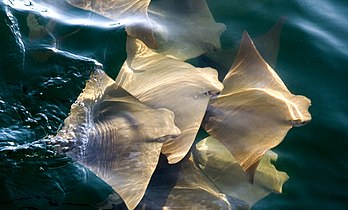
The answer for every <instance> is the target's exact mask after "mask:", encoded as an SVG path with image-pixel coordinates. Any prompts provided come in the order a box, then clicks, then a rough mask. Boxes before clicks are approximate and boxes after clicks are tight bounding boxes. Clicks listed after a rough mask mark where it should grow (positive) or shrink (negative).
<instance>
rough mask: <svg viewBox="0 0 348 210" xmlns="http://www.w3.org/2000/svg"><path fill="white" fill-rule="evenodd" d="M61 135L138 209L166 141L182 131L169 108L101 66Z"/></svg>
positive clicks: (79, 158) (72, 150) (79, 157)
mask: <svg viewBox="0 0 348 210" xmlns="http://www.w3.org/2000/svg"><path fill="white" fill-rule="evenodd" d="M64 124H65V126H64V127H63V128H62V130H61V131H60V132H59V133H58V135H57V137H56V138H60V139H66V140H67V147H68V148H67V149H68V150H69V151H67V152H66V154H67V155H68V156H70V157H72V158H73V159H74V160H77V161H79V162H81V163H82V164H83V165H85V166H86V167H88V168H89V169H90V170H92V171H93V172H94V173H96V174H97V175H98V176H99V177H100V178H102V179H103V180H104V181H105V182H106V183H108V184H109V185H111V186H112V187H113V189H114V190H115V191H116V192H117V194H119V195H120V197H121V198H122V199H123V200H124V202H125V203H126V205H127V207H128V208H130V209H134V208H135V206H136V205H137V204H138V203H139V201H140V200H141V198H142V197H143V195H144V193H145V190H146V188H147V185H148V183H149V181H150V178H151V175H152V173H153V171H154V170H155V168H156V165H157V162H158V159H159V155H160V151H161V148H162V145H163V142H165V141H166V140H168V139H171V138H173V137H175V136H177V135H178V134H179V133H180V131H179V129H178V128H177V127H176V126H175V125H174V115H173V113H172V112H171V111H169V110H167V109H152V108H150V107H148V106H146V105H144V104H143V103H141V102H140V101H139V100H137V99H136V98H135V97H133V96H132V95H130V94H129V93H128V92H126V91H125V90H123V89H122V88H121V87H118V86H117V85H116V84H115V83H114V81H113V80H112V79H110V78H109V77H108V76H106V74H105V73H103V72H100V71H98V72H96V73H94V74H93V75H92V76H91V80H89V81H88V82H87V85H86V88H85V90H84V91H83V93H82V94H81V95H80V96H79V97H78V99H77V101H76V102H75V104H74V105H73V106H72V108H71V113H70V116H69V117H68V118H67V119H66V120H65V121H64Z"/></svg>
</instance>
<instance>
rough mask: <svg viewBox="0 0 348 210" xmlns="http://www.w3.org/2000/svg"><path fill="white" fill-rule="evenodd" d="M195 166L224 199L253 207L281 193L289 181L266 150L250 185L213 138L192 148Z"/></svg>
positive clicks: (242, 172)
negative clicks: (272, 193)
mask: <svg viewBox="0 0 348 210" xmlns="http://www.w3.org/2000/svg"><path fill="white" fill-rule="evenodd" d="M193 157H194V160H195V162H196V163H197V166H198V167H199V168H200V169H201V170H202V171H203V172H204V174H205V175H206V176H207V177H208V178H209V179H210V180H211V181H212V182H213V183H214V185H215V186H216V187H217V188H218V189H219V190H220V191H221V192H223V193H225V194H226V195H229V196H231V197H233V198H236V199H240V200H243V201H245V202H246V203H248V204H249V206H250V207H251V206H253V205H254V204H255V203H256V202H257V201H259V200H261V199H262V198H264V197H266V196H267V195H268V194H269V193H271V192H274V193H281V192H282V186H283V184H284V182H286V181H287V180H288V178H289V177H288V175H287V174H286V173H285V172H282V171H278V170H277V169H276V168H275V167H274V165H273V164H272V162H275V161H276V160H277V154H276V153H274V152H273V151H271V150H269V151H267V152H266V153H265V155H264V156H263V157H262V159H261V161H260V164H259V165H258V167H257V169H256V171H255V176H254V183H253V184H251V183H250V182H249V180H248V178H247V176H246V175H245V172H244V171H243V170H242V168H241V167H240V165H239V163H238V162H237V161H236V160H235V158H234V157H233V156H232V155H231V153H230V152H229V151H228V149H227V148H226V147H225V146H224V145H223V144H221V143H220V142H219V141H218V140H216V139H214V138H213V137H211V136H210V137H207V138H205V139H203V140H202V141H200V142H199V143H197V144H196V145H195V147H194V148H193Z"/></svg>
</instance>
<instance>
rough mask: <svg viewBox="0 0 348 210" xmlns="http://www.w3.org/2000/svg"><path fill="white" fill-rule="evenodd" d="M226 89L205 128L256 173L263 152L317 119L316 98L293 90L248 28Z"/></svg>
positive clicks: (212, 106) (209, 111)
mask: <svg viewBox="0 0 348 210" xmlns="http://www.w3.org/2000/svg"><path fill="white" fill-rule="evenodd" d="M223 84H224V89H223V91H222V93H221V95H219V96H218V97H217V98H215V99H212V100H211V101H210V103H209V106H208V109H207V113H206V117H205V120H204V123H203V127H204V128H205V130H206V131H207V132H208V133H209V134H210V135H212V136H213V137H214V138H216V139H218V140H219V141H221V142H222V143H223V144H224V145H225V146H226V147H227V148H228V150H229V151H230V152H231V153H232V155H233V156H234V157H235V158H236V160H237V161H238V162H239V164H240V165H241V166H242V168H243V170H245V171H248V172H249V174H250V177H251V178H252V177H253V172H254V169H255V168H256V166H257V164H258V162H259V161H260V159H261V157H262V155H263V154H264V153H265V152H266V151H267V150H269V149H271V148H273V147H275V146H276V145H278V144H279V143H280V142H281V141H282V140H283V138H284V137H285V135H286V133H287V132H288V130H289V129H290V128H291V127H293V126H300V125H303V124H305V123H307V122H309V121H310V120H311V116H310V114H309V112H308V107H309V106H310V100H309V99H307V98H306V97H304V96H297V95H293V94H291V93H290V92H289V90H288V89H287V88H286V86H285V85H284V83H283V82H282V81H281V79H280V78H279V76H278V75H277V74H276V73H275V71H274V70H273V69H272V68H271V67H270V66H269V65H268V64H267V63H266V62H265V61H264V60H263V59H262V57H261V56H260V54H259V53H258V51H257V50H256V48H255V46H254V44H253V42H252V41H251V39H250V37H249V35H248V34H247V33H244V35H243V38H242V41H241V46H240V49H239V51H238V54H237V56H236V59H235V62H234V64H233V65H232V67H231V69H230V71H229V72H228V74H227V75H226V77H225V79H224V81H223Z"/></svg>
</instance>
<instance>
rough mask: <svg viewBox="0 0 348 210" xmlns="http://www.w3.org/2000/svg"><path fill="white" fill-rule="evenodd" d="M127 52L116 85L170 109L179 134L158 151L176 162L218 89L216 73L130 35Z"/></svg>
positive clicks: (144, 101) (196, 129)
mask: <svg viewBox="0 0 348 210" xmlns="http://www.w3.org/2000/svg"><path fill="white" fill-rule="evenodd" d="M127 53H128V57H127V60H126V62H125V63H124V65H123V67H122V68H121V71H120V73H119V75H118V77H117V78H116V84H117V85H119V86H121V87H123V88H124V89H125V90H127V91H128V92H129V93H131V94H132V95H134V96H135V97H136V98H137V99H139V100H140V101H141V102H143V103H145V104H147V105H149V106H150V107H152V108H167V109H169V110H171V111H173V112H174V115H175V124H176V125H177V126H178V128H179V129H180V130H181V134H180V136H178V137H177V138H176V139H175V140H173V141H168V142H166V143H165V144H164V145H163V148H162V152H163V153H164V154H165V155H166V156H167V158H168V160H169V163H177V162H178V161H180V160H181V159H182V158H183V157H184V156H185V155H186V154H187V152H188V151H189V149H190V147H191V145H192V143H193V141H194V139H195V136H196V133H197V131H198V129H199V127H200V124H201V121H202V118H203V116H204V113H205V111H206V107H207V104H208V102H209V100H210V98H211V95H214V94H216V93H217V92H220V91H221V89H222V84H221V83H220V82H219V81H218V79H217V72H216V70H214V69H211V68H195V67H193V66H192V65H190V64H188V63H185V62H182V61H178V60H175V59H172V58H168V57H166V56H163V55H161V54H158V53H156V52H154V51H152V50H150V49H148V48H147V47H146V45H144V44H143V43H142V42H141V41H140V40H136V39H133V38H131V37H128V40H127Z"/></svg>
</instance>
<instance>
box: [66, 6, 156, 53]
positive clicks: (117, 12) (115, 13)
mask: <svg viewBox="0 0 348 210" xmlns="http://www.w3.org/2000/svg"><path fill="white" fill-rule="evenodd" d="M67 1H68V2H69V3H70V4H72V5H73V6H76V7H78V8H81V9H84V10H90V11H93V12H95V13H98V14H100V15H103V16H105V17H107V18H110V19H112V20H116V21H118V22H119V23H120V24H123V25H126V30H127V33H128V35H130V36H132V37H135V38H138V39H140V40H142V41H143V42H144V43H146V45H147V46H148V47H151V48H157V43H156V41H155V38H154V34H153V31H152V25H151V23H150V21H149V17H148V14H147V10H148V6H149V4H150V0H108V1H105V0H67Z"/></svg>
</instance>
